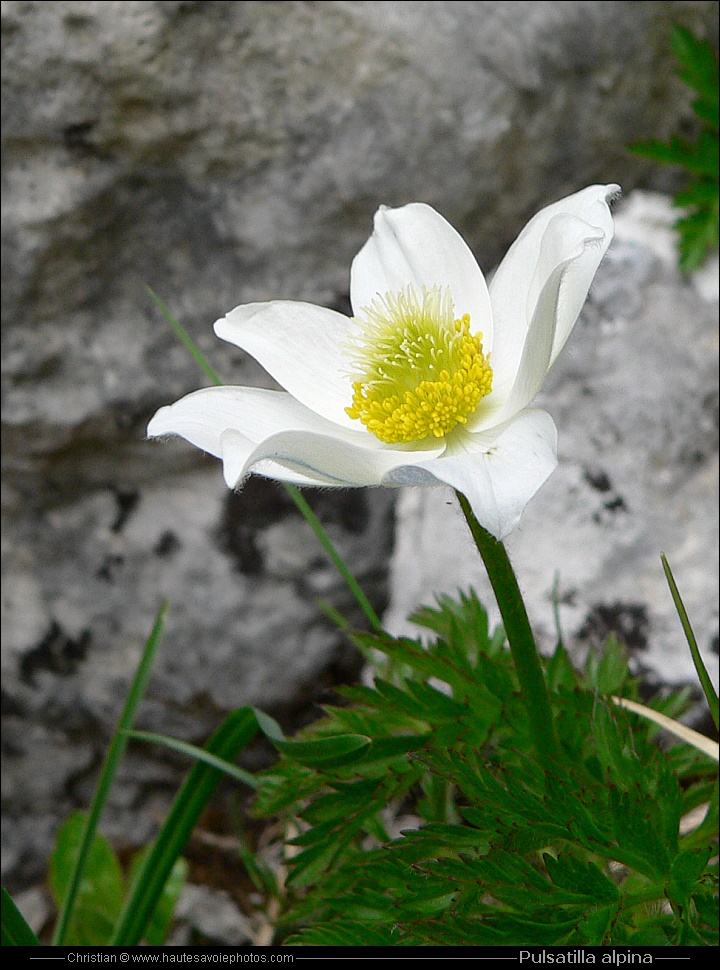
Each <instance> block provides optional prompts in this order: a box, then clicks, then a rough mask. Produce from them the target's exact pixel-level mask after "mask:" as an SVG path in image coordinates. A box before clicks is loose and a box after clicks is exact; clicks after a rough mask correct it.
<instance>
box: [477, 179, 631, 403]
mask: <svg viewBox="0 0 720 970" xmlns="http://www.w3.org/2000/svg"><path fill="white" fill-rule="evenodd" d="M619 191H620V189H619V187H618V186H617V185H593V186H590V187H589V188H587V189H583V190H582V191H581V192H577V193H575V195H571V196H569V197H568V198H566V199H562V200H561V201H559V202H556V203H554V204H553V205H550V206H547V207H546V208H545V209H542V210H541V211H540V212H539V213H538V214H537V215H536V216H534V217H533V218H532V219H531V220H530V222H529V223H528V224H527V226H526V227H525V228H524V229H523V231H522V232H521V233H520V235H519V236H518V238H517V239H516V240H515V242H514V243H513V245H512V246H511V247H510V249H509V251H508V253H507V255H506V256H505V258H504V259H503V261H502V263H501V264H500V266H499V267H498V269H497V272H496V273H495V275H494V277H493V279H492V281H491V283H490V295H491V299H492V303H493V313H494V319H495V336H494V341H493V357H492V366H493V373H494V376H495V381H494V387H495V388H496V389H497V392H498V394H500V395H502V394H505V393H509V390H510V387H511V386H512V385H513V384H514V382H515V378H516V376H517V373H518V370H519V367H520V361H521V358H522V351H523V346H524V344H525V339H526V336H527V329H528V326H529V325H530V323H531V322H532V320H533V318H534V316H535V311H536V308H537V304H538V300H539V298H540V294H541V293H542V292H543V290H544V288H545V286H546V284H547V282H548V280H549V279H550V277H551V276H552V274H553V273H554V271H555V270H556V269H557V267H558V266H559V265H560V264H561V263H564V262H566V261H567V260H568V259H573V265H572V270H571V271H569V272H568V273H567V275H566V278H565V279H564V281H563V285H562V292H561V294H560V297H559V299H558V304H557V312H556V314H555V321H554V325H555V335H554V339H553V347H552V351H551V355H550V363H551V364H552V362H553V361H554V360H555V358H556V357H557V355H558V354H559V352H560V350H562V347H563V346H564V344H565V341H566V340H567V338H568V336H569V335H570V331H571V330H572V328H573V326H574V324H575V321H576V319H577V316H578V314H579V312H580V309H581V307H582V305H583V303H584V301H585V298H586V297H587V293H588V289H589V288H590V284H591V283H592V280H593V277H594V276H595V272H596V270H597V268H598V265H599V263H600V260H601V259H602V257H603V256H604V254H605V251H606V250H607V247H608V246H609V245H610V241H611V240H612V236H613V223H612V217H611V215H610V208H609V206H608V202H609V201H610V200H611V199H612V198H613V197H614V196H616V195H617V194H618V192H619ZM579 245H580V249H579V248H578V247H579ZM488 403H489V402H488Z"/></svg>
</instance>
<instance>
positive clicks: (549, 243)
mask: <svg viewBox="0 0 720 970" xmlns="http://www.w3.org/2000/svg"><path fill="white" fill-rule="evenodd" d="M587 234H588V226H587V223H585V222H582V220H580V219H577V218H575V216H567V215H558V216H555V217H554V218H553V219H552V220H551V222H550V224H549V226H548V228H547V230H546V232H545V235H544V236H543V251H542V253H541V261H542V262H544V263H546V264H547V265H551V264H552V263H555V265H554V266H553V268H552V270H551V271H550V272H549V273H546V272H545V267H543V271H542V273H541V274H540V275H541V277H542V279H544V280H545V283H544V286H543V288H542V290H541V291H540V293H539V294H538V296H537V297H536V298H535V299H534V301H533V302H534V307H535V309H534V312H533V316H532V320H531V322H530V326H529V328H528V331H527V335H526V337H525V344H524V346H523V349H522V355H521V357H520V363H519V365H518V369H517V373H516V375H515V380H514V383H513V384H512V386H511V388H510V390H509V392H508V391H507V389H506V388H504V387H503V386H502V385H501V384H500V380H501V379H502V375H501V376H500V377H499V378H498V377H497V375H494V379H495V386H494V388H493V390H494V394H493V395H490V396H488V398H487V402H486V406H485V408H479V409H478V412H477V413H476V415H475V416H474V418H473V419H470V420H469V421H468V431H481V430H483V429H485V428H489V427H492V426H493V425H496V424H500V423H502V422H503V421H507V420H509V419H510V418H511V417H512V416H513V415H514V414H517V413H518V412H519V411H522V410H523V408H526V407H527V406H528V404H530V402H531V401H532V400H533V399H534V398H535V396H536V395H537V394H538V392H539V391H540V389H541V388H542V386H543V384H544V383H545V378H546V377H547V373H548V371H549V369H550V367H551V366H552V363H553V360H554V356H553V354H554V348H555V347H556V346H557V329H558V318H559V317H563V316H564V315H565V314H566V312H567V310H566V305H567V302H568V299H569V297H568V291H569V290H572V281H573V280H574V279H575V274H576V273H577V271H578V263H579V262H580V261H581V260H582V258H583V257H584V254H585V251H586V249H587V247H588V246H592V244H593V243H592V241H588V235H587ZM573 238H574V240H575V248H574V250H573V249H572V242H573ZM561 253H562V254H564V255H565V258H564V259H561V256H560V254H561ZM536 276H538V273H536ZM580 305H582V304H580ZM578 312H579V310H578ZM576 316H577V314H576ZM573 322H574V321H573ZM498 385H499V386H498ZM503 398H504V400H503Z"/></svg>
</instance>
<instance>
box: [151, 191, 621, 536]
mask: <svg viewBox="0 0 720 970" xmlns="http://www.w3.org/2000/svg"><path fill="white" fill-rule="evenodd" d="M618 191H619V189H618V187H617V186H615V185H608V186H591V187H590V188H587V189H584V190H583V191H581V192H578V193H576V194H575V195H571V196H569V197H568V198H567V199H563V200H562V201H560V202H557V203H555V204H554V205H551V206H548V207H547V208H545V209H543V210H542V211H541V212H539V213H538V214H537V215H536V216H535V217H534V218H533V219H531V221H530V222H529V223H528V225H527V226H526V227H525V229H524V230H523V231H522V232H521V233H520V236H519V237H518V238H517V240H516V241H515V243H514V244H513V245H512V247H511V249H510V251H509V252H508V254H507V256H506V257H505V259H504V260H503V261H502V263H501V264H500V266H499V268H498V270H497V272H496V273H495V275H494V277H493V279H492V281H491V283H490V287H489V288H488V286H487V285H486V283H485V278H484V277H483V274H482V272H481V271H480V269H479V267H478V265H477V263H476V261H475V259H474V257H473V255H472V253H471V252H470V250H469V248H468V247H467V245H466V244H465V242H464V241H463V240H462V238H461V237H460V236H459V235H458V233H457V232H456V231H455V230H454V229H453V228H452V227H451V226H450V225H449V224H448V223H447V222H446V221H445V219H443V218H442V216H440V215H438V213H437V212H435V211H434V209H432V208H430V206H428V205H424V204H422V203H416V204H412V205H406V206H403V207H402V208H399V209H387V208H381V209H380V210H379V211H378V212H377V214H376V216H375V226H374V231H373V234H372V236H371V237H370V239H369V240H368V242H367V243H366V244H365V245H364V246H363V248H362V249H361V250H360V252H359V253H358V255H357V256H356V257H355V260H354V261H353V264H352V271H351V280H350V298H351V302H352V307H353V311H354V314H355V316H354V317H351V318H348V317H345V316H343V315H342V314H340V313H337V312H335V311H334V310H328V309H324V308H323V307H317V306H312V305H310V304H307V303H293V302H286V301H276V302H271V303H252V304H248V305H246V306H239V307H237V308H236V309H234V310H232V311H231V312H230V313H229V314H228V315H227V316H226V317H224V318H223V319H222V320H218V322H217V323H216V324H215V333H216V334H217V335H218V336H219V337H221V338H222V339H224V340H228V341H230V343H233V344H236V345H237V346H238V347H240V348H242V349H243V350H244V351H246V352H247V353H248V354H250V355H251V356H253V357H254V358H255V359H256V360H257V361H258V362H259V363H260V364H261V365H262V366H263V367H264V368H265V369H266V370H267V371H268V373H269V374H270V375H271V376H272V377H273V378H274V379H275V380H276V381H277V382H278V384H279V385H280V386H281V387H282V388H284V390H280V391H271V390H265V389H261V388H254V387H229V386H227V387H209V388H205V389H203V390H199V391H195V392H194V393H192V394H189V395H187V397H184V398H182V399H181V400H180V401H178V402H177V403H176V404H173V405H171V406H169V407H163V408H161V409H160V410H159V411H158V412H157V414H156V415H155V416H154V418H153V419H152V420H151V422H150V424H149V426H148V434H149V435H150V437H158V436H161V435H167V434H177V435H181V436H182V437H184V438H186V439H187V440H188V441H189V442H191V443H192V444H193V445H195V446H196V447H198V448H201V449H203V450H204V451H207V452H210V454H212V455H215V456H216V457H218V458H221V459H222V462H223V470H224V475H225V481H226V482H227V484H228V486H229V487H230V488H237V487H239V486H240V485H241V484H242V483H243V481H244V480H245V478H246V477H247V476H248V475H249V474H250V473H251V472H254V473H257V474H260V475H265V476H267V477H269V478H274V479H279V480H281V481H287V482H293V483H295V484H298V485H315V486H323V487H327V486H343V487H347V486H365V485H387V486H400V485H451V486H452V487H453V488H455V489H457V490H458V491H460V492H462V493H464V495H465V496H466V497H467V499H468V501H469V503H470V505H471V507H472V509H473V512H474V513H475V516H476V517H477V519H478V521H479V522H480V524H481V525H482V526H484V527H485V529H487V530H488V532H490V533H492V535H494V536H495V537H496V538H498V539H501V538H503V537H504V536H506V535H507V534H508V533H509V532H510V531H511V530H512V529H513V528H514V527H515V526H516V525H517V524H518V521H519V519H520V516H521V514H522V511H523V509H524V508H525V505H526V504H527V503H528V502H529V500H530V499H531V498H532V496H533V495H534V494H535V492H536V491H537V490H538V488H540V486H541V485H542V484H543V482H545V480H546V479H547V478H548V476H549V475H550V474H551V472H552V471H553V469H554V468H555V466H556V464H557V457H556V430H555V425H554V424H553V421H552V419H551V417H550V416H549V415H548V414H547V413H546V412H545V411H541V410H537V409H531V408H529V407H528V405H529V404H530V403H531V402H532V400H533V398H534V397H535V395H536V394H537V393H538V391H539V390H540V388H541V387H542V385H543V382H544V380H545V377H546V375H547V373H548V370H549V369H550V367H551V366H552V364H553V361H554V360H555V358H556V357H557V356H558V354H559V353H560V351H561V350H562V348H563V345H564V344H565V341H566V340H567V338H568V336H569V334H570V331H571V330H572V328H573V326H574V324H575V321H576V319H577V317H578V314H579V312H580V309H581V307H582V305H583V303H584V301H585V298H586V296H587V293H588V289H589V287H590V284H591V283H592V280H593V277H594V275H595V272H596V270H597V267H598V265H599V263H600V260H601V259H602V257H603V255H604V253H605V251H606V249H607V247H608V245H609V243H610V240H611V238H612V234H613V225H612V218H611V216H610V209H609V206H608V202H609V201H610V200H611V198H612V197H613V196H615V195H616V194H617V193H618Z"/></svg>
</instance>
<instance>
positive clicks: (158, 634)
mask: <svg viewBox="0 0 720 970" xmlns="http://www.w3.org/2000/svg"><path fill="white" fill-rule="evenodd" d="M168 609H169V603H168V602H167V601H165V602H164V603H163V605H162V606H161V607H160V610H159V612H158V615H157V617H156V619H155V623H154V625H153V628H152V630H151V632H150V636H149V637H148V639H147V642H146V643H145V649H144V650H143V655H142V657H141V659H140V664H139V666H138V669H137V672H136V674H135V678H134V679H133V682H132V686H131V687H130V691H129V693H128V696H127V699H126V700H125V706H124V708H123V711H122V714H121V715H120V721H119V722H118V726H117V730H116V731H115V734H114V736H113V739H112V742H111V743H110V747H109V748H108V752H107V755H106V756H105V762H104V764H103V767H102V771H101V772H100V778H99V780H98V786H97V790H96V791H95V797H94V798H93V801H92V805H91V807H90V813H89V815H88V820H87V825H86V827H85V832H84V835H83V839H82V843H81V845H80V851H79V852H78V857H77V860H76V862H75V868H74V870H73V873H72V876H71V878H70V883H69V886H68V891H67V893H66V894H65V898H64V900H63V904H62V907H61V908H60V913H59V915H58V919H57V923H56V925H55V932H54V934H53V946H62V945H63V941H64V939H65V935H66V933H67V930H68V926H69V925H70V919H71V917H72V914H73V908H74V906H75V901H76V899H77V895H78V890H79V888H80V883H81V881H82V878H83V873H84V871H85V865H86V863H87V859H88V855H89V852H90V847H91V845H92V843H93V839H94V837H95V833H96V831H97V827H98V823H99V821H100V816H101V815H102V812H103V809H104V807H105V802H106V801H107V797H108V795H109V793H110V788H111V787H112V783H113V780H114V778H115V773H116V771H117V769H118V766H119V764H120V761H121V760H122V757H123V755H124V754H125V748H126V747H127V743H128V739H127V734H126V732H127V731H128V729H129V728H131V727H132V724H133V721H134V720H135V714H136V712H137V709H138V706H139V704H140V701H141V700H142V697H143V694H144V693H145V689H146V688H147V684H148V681H149V679H150V674H151V673H152V668H153V663H154V661H155V656H156V654H157V651H158V647H159V646H160V642H161V640H162V635H163V631H164V629H165V618H166V616H167V612H168Z"/></svg>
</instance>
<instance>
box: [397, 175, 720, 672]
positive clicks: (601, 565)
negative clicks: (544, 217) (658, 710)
mask: <svg viewBox="0 0 720 970" xmlns="http://www.w3.org/2000/svg"><path fill="white" fill-rule="evenodd" d="M675 217H676V213H675V212H673V210H672V209H671V207H670V204H669V201H668V200H667V199H665V198H664V197H662V196H655V195H650V194H647V193H634V194H632V195H631V196H630V197H629V198H627V199H626V200H625V202H624V203H621V205H620V207H619V209H618V211H617V215H616V226H617V236H616V239H615V241H614V242H613V244H612V246H611V247H610V250H609V251H608V254H607V256H606V258H605V260H604V262H603V263H602V264H601V266H600V270H599V272H598V275H597V278H596V282H595V284H594V286H593V288H592V290H591V294H590V299H589V302H588V304H587V305H586V307H585V310H584V311H583V313H582V315H581V318H580V320H579V322H578V324H577V326H576V328H575V331H574V333H573V335H572V337H571V339H570V341H569V343H568V345H567V347H566V349H565V351H564V353H563V355H562V356H561V358H560V359H559V361H558V362H557V364H556V365H555V368H554V369H553V371H552V373H551V375H550V377H549V380H548V383H547V385H546V387H545V389H544V391H543V394H542V397H541V398H538V404H541V405H542V406H544V407H545V408H546V410H548V411H549V412H550V413H551V414H552V415H553V417H554V418H555V421H556V423H557V426H558V430H559V448H560V465H559V468H558V469H557V471H556V472H555V473H554V474H553V475H552V477H551V478H550V480H549V481H548V483H547V484H546V485H545V486H544V487H543V489H541V491H540V492H539V493H538V494H537V496H536V497H535V498H534V499H533V500H532V502H531V503H530V504H529V505H528V507H527V509H526V510H525V513H524V514H523V518H522V520H521V523H520V526H519V528H518V529H517V530H516V531H515V532H514V533H513V534H512V535H511V536H509V537H508V540H507V542H506V546H507V548H508V551H509V553H510V556H511V559H512V560H513V563H514V565H515V568H516V572H517V575H518V578H519V581H520V585H521V588H522V590H523V593H524V595H525V598H526V603H527V606H528V612H529V615H530V618H531V621H532V623H533V625H534V627H535V629H536V632H537V635H538V638H539V640H540V642H541V644H542V646H543V648H544V649H546V650H549V649H551V648H552V647H553V646H554V643H555V640H556V626H555V618H554V610H553V590H554V587H555V583H556V582H557V592H558V598H559V609H558V612H559V617H560V625H561V629H562V631H563V635H564V637H565V639H566V640H567V642H568V644H569V645H570V646H571V648H572V649H573V650H574V653H575V655H576V656H577V657H578V659H580V658H581V656H582V654H583V653H584V651H585V650H586V649H587V648H588V647H589V646H597V645H599V644H600V643H601V642H602V640H603V639H604V637H605V636H606V635H607V634H608V633H609V632H611V631H612V632H615V633H616V634H617V635H619V636H620V637H621V639H623V640H625V642H626V643H627V645H628V646H629V647H630V648H631V651H632V653H633V658H634V664H635V668H636V670H638V671H639V672H642V673H644V674H645V676H646V677H648V678H649V679H650V680H654V681H655V682H656V683H660V684H683V683H690V684H697V677H696V675H695V672H694V668H693V665H692V661H691V657H690V652H689V650H688V648H687V644H686V642H685V639H684V636H683V633H682V629H681V627H680V623H679V620H678V617H677V614H676V613H675V608H674V605H673V602H672V599H671V597H670V593H669V591H668V588H667V584H666V582H665V577H664V573H663V570H662V566H661V563H660V554H661V552H664V553H665V554H666V555H667V557H668V560H669V562H670V565H671V568H672V569H673V573H674V575H675V578H676V581H677V583H678V586H679V588H680V591H681V594H682V596H683V600H684V602H685V605H686V607H687V610H688V613H689V616H690V619H691V622H692V624H693V626H694V630H695V633H696V636H697V638H698V641H699V644H700V647H701V650H702V652H703V655H704V658H705V662H706V664H707V666H708V668H709V670H710V672H711V674H712V676H713V678H714V679H715V680H717V669H718V656H717V631H718V594H717V582H718V557H717V541H718V504H717V500H718V466H717V457H718V436H717V375H718V360H717V352H718V347H717V317H718V303H717V283H716V284H715V292H714V293H713V292H712V286H711V281H712V280H713V279H714V280H717V258H715V259H714V260H712V261H711V264H710V265H708V266H707V267H706V268H705V269H704V270H703V272H702V274H701V275H700V276H699V277H697V278H696V279H695V280H692V281H686V280H684V279H681V278H680V277H679V275H678V272H677V269H676V262H677V259H676V253H675V243H674V238H673V234H672V231H671V228H670V227H671V224H672V221H673V219H674V218H675ZM470 586H474V587H475V588H476V589H477V590H478V593H479V595H480V598H481V599H482V600H483V602H484V603H485V604H487V606H488V607H489V608H490V610H491V614H492V616H493V617H494V619H495V620H496V621H497V620H499V615H498V613H497V608H496V606H495V604H494V599H493V594H492V592H491V590H490V588H489V584H488V581H487V578H486V575H485V573H484V568H483V566H482V563H481V561H480V559H479V556H478V554H477V551H476V550H475V547H474V545H473V544H472V540H471V538H470V534H469V532H468V530H467V527H466V525H465V522H464V519H463V518H462V514H461V513H460V511H459V510H458V508H457V506H456V502H455V498H454V496H453V494H452V492H450V491H449V490H445V489H437V490H429V489H427V490H422V491H421V490H411V491H406V492H405V493H404V494H403V496H402V497H401V499H400V501H399V503H398V508H397V528H396V545H395V553H394V558H393V567H392V585H391V606H390V608H389V610H388V614H387V615H386V621H387V623H388V624H389V626H390V627H392V628H393V629H394V630H395V631H396V632H410V631H413V632H414V633H415V634H417V632H418V630H417V628H416V627H413V625H412V624H410V623H408V621H407V617H408V616H409V614H410V613H411V612H412V611H413V610H414V609H416V608H417V607H418V606H419V605H422V604H425V603H432V601H433V599H434V595H435V594H439V593H443V592H446V593H453V592H456V591H457V590H458V589H467V588H468V587H470Z"/></svg>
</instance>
